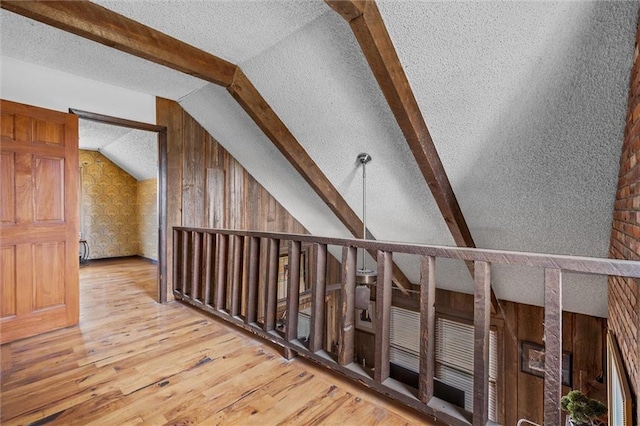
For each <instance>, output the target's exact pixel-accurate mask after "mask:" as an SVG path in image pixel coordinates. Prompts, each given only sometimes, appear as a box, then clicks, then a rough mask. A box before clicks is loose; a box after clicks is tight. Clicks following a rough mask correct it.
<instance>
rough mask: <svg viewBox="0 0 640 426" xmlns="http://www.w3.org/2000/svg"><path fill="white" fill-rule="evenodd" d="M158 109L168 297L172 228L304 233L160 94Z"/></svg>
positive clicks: (298, 225) (170, 283) (299, 225)
mask: <svg viewBox="0 0 640 426" xmlns="http://www.w3.org/2000/svg"><path fill="white" fill-rule="evenodd" d="M156 110H157V124H158V125H161V126H166V127H167V194H166V201H167V226H168V229H169V231H168V233H167V241H166V247H167V259H168V260H169V261H167V262H166V265H167V280H166V281H167V286H168V291H167V294H168V295H169V299H171V298H172V297H171V289H172V285H173V283H172V280H173V271H172V264H171V261H170V259H171V258H172V254H173V246H172V233H171V231H170V230H171V228H172V227H173V226H192V227H203V228H228V229H243V230H255V231H274V232H291V233H299V234H306V233H307V230H306V229H305V228H304V227H303V226H302V225H301V224H300V223H299V222H298V221H297V220H295V219H294V218H293V216H291V215H290V214H289V212H287V210H286V209H285V208H284V207H282V206H281V205H280V203H278V202H277V201H276V200H275V198H273V196H271V194H269V193H268V192H267V191H266V190H265V189H264V188H263V187H262V186H261V185H260V184H259V183H258V182H256V180H255V179H254V178H253V177H252V176H251V175H250V174H249V173H247V171H246V170H245V169H244V168H243V167H242V166H241V165H240V163H238V162H237V161H236V159H235V158H233V157H232V156H231V155H230V154H229V153H228V152H227V151H226V150H225V149H224V148H223V147H222V146H221V145H220V144H219V143H218V142H217V141H216V140H215V139H214V138H213V137H212V136H211V135H209V134H208V133H207V131H206V130H205V129H203V128H202V126H200V125H199V124H198V123H197V122H196V121H195V120H194V119H193V118H192V117H191V116H190V115H189V114H187V113H186V112H185V111H184V110H183V109H182V107H180V105H178V103H176V102H174V101H171V100H167V99H162V98H158V99H157V101H156Z"/></svg>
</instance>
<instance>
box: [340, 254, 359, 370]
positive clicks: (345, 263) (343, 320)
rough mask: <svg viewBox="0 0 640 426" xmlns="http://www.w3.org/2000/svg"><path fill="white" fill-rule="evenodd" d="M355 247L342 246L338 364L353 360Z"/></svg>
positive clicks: (349, 362)
mask: <svg viewBox="0 0 640 426" xmlns="http://www.w3.org/2000/svg"><path fill="white" fill-rule="evenodd" d="M356 254H357V253H356V248H355V247H343V248H342V287H341V289H340V299H341V312H340V333H339V335H338V345H339V346H340V347H339V348H338V364H340V365H347V364H351V363H352V362H353V342H354V333H355V330H354V328H353V327H354V324H353V322H354V319H355V318H354V315H355V292H356Z"/></svg>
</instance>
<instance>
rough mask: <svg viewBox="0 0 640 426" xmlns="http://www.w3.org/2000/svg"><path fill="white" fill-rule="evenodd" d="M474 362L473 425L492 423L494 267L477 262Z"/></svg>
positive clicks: (475, 272) (475, 275) (475, 269)
mask: <svg viewBox="0 0 640 426" xmlns="http://www.w3.org/2000/svg"><path fill="white" fill-rule="evenodd" d="M474 283H475V291H474V308H473V325H474V333H473V336H474V362H473V424H474V425H482V426H484V425H485V424H487V420H489V405H488V399H489V326H490V323H491V292H490V288H491V267H490V264H489V263H488V262H482V261H476V262H475V268H474Z"/></svg>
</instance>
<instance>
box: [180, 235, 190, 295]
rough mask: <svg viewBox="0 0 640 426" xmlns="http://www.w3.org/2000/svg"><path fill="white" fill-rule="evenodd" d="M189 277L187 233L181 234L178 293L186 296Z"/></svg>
mask: <svg viewBox="0 0 640 426" xmlns="http://www.w3.org/2000/svg"><path fill="white" fill-rule="evenodd" d="M188 277H189V232H187V231H184V232H183V233H182V280H180V292H181V293H182V295H183V296H186V294H187V280H188Z"/></svg>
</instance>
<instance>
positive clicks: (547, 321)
mask: <svg viewBox="0 0 640 426" xmlns="http://www.w3.org/2000/svg"><path fill="white" fill-rule="evenodd" d="M544 291H545V293H544V294H545V297H544V338H545V339H544V342H545V357H544V424H545V425H560V421H561V411H560V398H561V397H562V334H563V333H562V271H560V270H559V269H545V271H544Z"/></svg>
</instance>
